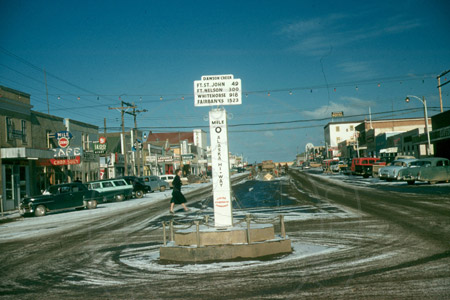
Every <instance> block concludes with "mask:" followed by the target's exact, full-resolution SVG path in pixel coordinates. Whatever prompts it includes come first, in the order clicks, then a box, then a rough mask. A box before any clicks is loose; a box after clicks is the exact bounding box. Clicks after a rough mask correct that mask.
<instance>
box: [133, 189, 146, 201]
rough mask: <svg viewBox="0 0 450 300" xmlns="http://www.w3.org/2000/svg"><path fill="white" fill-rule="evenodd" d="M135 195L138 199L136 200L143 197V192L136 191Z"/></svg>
mask: <svg viewBox="0 0 450 300" xmlns="http://www.w3.org/2000/svg"><path fill="white" fill-rule="evenodd" d="M135 194H136V198H138V199H140V198H142V197H144V191H142V190H137V191H136V192H135Z"/></svg>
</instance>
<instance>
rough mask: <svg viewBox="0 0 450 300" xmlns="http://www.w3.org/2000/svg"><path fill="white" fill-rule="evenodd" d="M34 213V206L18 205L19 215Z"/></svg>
mask: <svg viewBox="0 0 450 300" xmlns="http://www.w3.org/2000/svg"><path fill="white" fill-rule="evenodd" d="M32 213H34V208H33V207H32V206H23V205H21V206H20V207H19V214H20V215H22V216H23V215H28V214H32Z"/></svg>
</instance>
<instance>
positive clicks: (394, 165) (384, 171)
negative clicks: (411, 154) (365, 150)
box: [378, 158, 417, 181]
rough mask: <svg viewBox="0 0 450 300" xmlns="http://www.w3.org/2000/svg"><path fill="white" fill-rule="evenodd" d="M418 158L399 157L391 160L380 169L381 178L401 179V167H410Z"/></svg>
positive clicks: (389, 179)
mask: <svg viewBox="0 0 450 300" xmlns="http://www.w3.org/2000/svg"><path fill="white" fill-rule="evenodd" d="M416 160H417V159H415V158H414V159H411V158H402V159H397V160H394V161H393V162H391V163H390V164H389V165H388V166H386V167H383V168H381V169H380V170H379V171H378V174H379V176H380V179H383V180H387V181H392V180H399V178H398V173H399V172H400V170H401V169H404V168H408V167H409V166H411V163H412V162H414V161H416Z"/></svg>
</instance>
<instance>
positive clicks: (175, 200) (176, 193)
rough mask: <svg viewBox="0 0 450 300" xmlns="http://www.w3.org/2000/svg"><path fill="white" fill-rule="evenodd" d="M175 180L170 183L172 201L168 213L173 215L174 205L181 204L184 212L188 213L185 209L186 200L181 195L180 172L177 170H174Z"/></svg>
mask: <svg viewBox="0 0 450 300" xmlns="http://www.w3.org/2000/svg"><path fill="white" fill-rule="evenodd" d="M175 175H176V176H175V178H174V179H173V181H172V186H173V191H172V199H171V200H170V213H171V214H173V207H174V206H175V204H181V206H183V208H184V211H189V209H188V208H187V207H186V204H185V203H186V202H187V201H186V198H185V197H184V195H183V194H182V193H181V185H182V184H181V178H180V176H181V170H180V169H177V170H175Z"/></svg>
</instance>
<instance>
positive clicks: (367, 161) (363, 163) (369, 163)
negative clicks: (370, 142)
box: [351, 157, 380, 178]
mask: <svg viewBox="0 0 450 300" xmlns="http://www.w3.org/2000/svg"><path fill="white" fill-rule="evenodd" d="M379 161H380V159H379V158H376V157H357V158H353V159H352V166H351V171H352V174H353V175H362V176H363V177H364V178H368V177H370V176H372V175H373V169H372V167H373V165H375V164H376V163H378V162H379Z"/></svg>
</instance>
